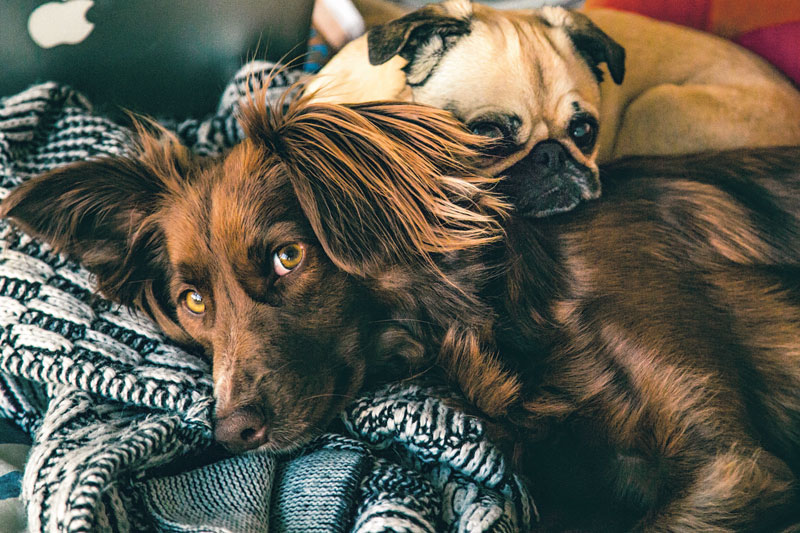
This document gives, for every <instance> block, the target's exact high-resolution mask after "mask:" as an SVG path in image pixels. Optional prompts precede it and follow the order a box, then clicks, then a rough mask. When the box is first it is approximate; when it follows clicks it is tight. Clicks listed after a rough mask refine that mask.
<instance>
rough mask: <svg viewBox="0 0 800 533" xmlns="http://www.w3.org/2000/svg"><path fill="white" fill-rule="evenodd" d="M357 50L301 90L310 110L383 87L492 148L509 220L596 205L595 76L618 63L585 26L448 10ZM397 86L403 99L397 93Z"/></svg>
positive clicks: (604, 40)
mask: <svg viewBox="0 0 800 533" xmlns="http://www.w3.org/2000/svg"><path fill="white" fill-rule="evenodd" d="M364 39H365V40H366V47H365V46H364V42H363V41H359V42H354V43H352V44H350V45H348V47H345V48H344V49H343V50H342V51H341V52H340V53H339V54H338V55H337V56H336V57H334V58H333V60H332V61H331V63H330V64H329V65H328V66H326V67H325V69H323V71H322V72H321V73H320V76H319V77H318V78H317V79H316V80H315V81H314V82H312V83H311V84H310V85H309V90H311V91H316V92H317V93H318V94H317V98H324V99H326V100H334V101H353V100H355V99H358V98H360V97H361V95H362V93H363V92H364V89H362V88H361V87H364V86H368V87H385V88H386V89H387V90H388V91H390V92H391V94H387V95H385V96H386V97H404V98H407V99H410V100H413V101H415V102H419V103H424V104H428V105H432V106H435V107H439V108H442V109H446V110H448V111H451V112H452V113H453V114H454V115H455V116H456V117H458V118H459V119H460V120H462V121H463V122H464V123H465V124H466V125H467V126H468V128H469V129H471V130H472V131H473V132H474V133H476V134H479V135H484V136H488V137H491V138H493V139H495V141H496V144H495V148H494V150H493V151H492V153H491V154H490V155H491V157H490V159H489V163H488V164H489V167H488V171H489V172H491V173H493V174H499V173H503V174H505V175H506V178H507V179H506V181H505V182H504V186H505V187H506V192H507V193H509V196H510V197H511V198H512V199H513V201H514V204H515V206H516V208H517V211H518V212H519V213H520V214H523V215H526V216H534V217H541V216H547V215H550V214H553V213H559V212H563V211H568V210H570V209H572V208H573V207H575V205H577V204H578V203H579V202H580V201H582V200H590V199H593V198H597V197H598V196H599V195H600V181H599V178H598V169H597V163H596V157H597V152H598V150H597V136H598V127H599V108H600V91H599V82H600V81H601V80H602V77H603V72H602V70H601V68H600V66H601V64H603V63H605V64H606V66H607V67H608V71H609V73H610V74H611V78H612V79H613V81H614V82H615V83H617V84H619V83H621V82H622V79H623V76H624V73H625V51H624V49H623V48H622V47H621V46H619V45H618V44H617V43H616V42H614V41H613V40H612V39H611V38H610V37H608V35H606V34H605V33H603V32H602V31H601V30H600V29H599V28H598V27H597V26H595V25H594V24H593V23H592V22H591V20H590V19H589V18H588V17H586V16H585V15H583V14H581V13H577V12H573V11H567V10H565V9H561V8H544V9H541V10H535V11H534V10H528V11H500V10H495V9H492V8H490V7H487V6H483V5H480V4H472V3H471V2H469V1H466V0H451V1H449V2H444V3H442V4H436V5H430V6H427V7H424V8H422V9H420V10H417V11H415V12H413V13H410V14H408V15H406V16H404V17H402V18H400V19H397V20H395V21H393V22H389V23H387V24H385V25H383V26H378V27H376V28H373V29H372V30H371V31H370V32H369V33H368V34H367V36H366V37H365V38H364ZM365 49H366V50H365ZM367 62H368V63H369V64H370V65H372V69H370V68H369V67H368V66H367V65H366V64H367ZM351 72H355V73H357V75H354V74H351ZM402 74H405V76H404V77H405V80H404V81H405V87H406V88H407V91H400V90H399V89H398V87H399V86H400V82H399V80H398V78H399V77H401V76H402ZM353 82H357V83H358V88H356V87H354V88H353V90H352V91H351V90H350V88H349V85H350V84H352V83H353ZM366 94H367V95H368V96H369V97H372V98H374V97H376V96H378V95H377V94H375V92H374V90H372V91H369V92H368V93H366Z"/></svg>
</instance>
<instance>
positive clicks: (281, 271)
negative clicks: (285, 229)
mask: <svg viewBox="0 0 800 533" xmlns="http://www.w3.org/2000/svg"><path fill="white" fill-rule="evenodd" d="M302 260H303V247H302V246H300V245H299V244H297V243H294V244H287V245H286V246H284V247H283V248H281V249H280V250H278V251H277V252H275V256H274V257H273V260H272V262H273V264H274V265H275V273H276V274H278V275H279V276H285V275H286V274H288V273H289V272H291V271H292V269H294V268H296V267H297V265H299V264H300V262H301V261H302Z"/></svg>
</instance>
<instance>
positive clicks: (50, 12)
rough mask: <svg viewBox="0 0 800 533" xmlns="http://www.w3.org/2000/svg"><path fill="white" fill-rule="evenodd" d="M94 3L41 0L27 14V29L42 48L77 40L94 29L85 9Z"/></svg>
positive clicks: (85, 36)
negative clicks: (87, 18)
mask: <svg viewBox="0 0 800 533" xmlns="http://www.w3.org/2000/svg"><path fill="white" fill-rule="evenodd" d="M93 5H94V0H65V1H64V2H48V3H46V4H42V5H40V6H39V7H37V8H36V9H34V10H33V13H31V16H30V17H29V18H28V33H29V34H30V36H31V39H33V40H34V42H35V43H36V44H38V45H39V46H41V47H42V48H52V47H54V46H58V45H60V44H78V43H80V42H82V41H83V40H84V39H86V38H87V37H88V36H89V34H90V33H92V30H93V29H94V24H92V23H91V22H89V21H88V20H86V12H87V11H89V9H90V8H91V7H92V6H93Z"/></svg>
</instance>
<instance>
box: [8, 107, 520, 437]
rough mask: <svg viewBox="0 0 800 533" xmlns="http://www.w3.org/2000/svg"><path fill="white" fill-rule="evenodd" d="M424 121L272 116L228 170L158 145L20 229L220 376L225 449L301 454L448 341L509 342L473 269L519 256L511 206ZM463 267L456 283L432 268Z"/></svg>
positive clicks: (40, 184)
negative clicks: (507, 212)
mask: <svg viewBox="0 0 800 533" xmlns="http://www.w3.org/2000/svg"><path fill="white" fill-rule="evenodd" d="M262 100H263V99H262ZM416 107H417V106H409V105H404V104H399V105H388V104H387V105H365V106H356V107H354V108H353V109H348V108H345V107H339V106H331V105H318V106H313V105H312V106H307V105H305V104H303V103H297V104H295V105H294V106H293V107H292V109H291V110H290V111H289V112H288V113H286V114H283V113H282V112H279V111H274V112H272V113H268V112H267V110H266V109H264V108H263V106H255V105H254V106H252V107H250V108H248V110H247V111H246V112H245V115H244V117H243V125H244V128H245V130H246V131H247V139H246V140H245V141H244V142H243V143H241V144H240V145H238V146H236V147H235V148H233V149H232V150H231V152H230V153H229V154H227V156H226V157H224V158H223V159H219V160H217V159H192V158H191V157H190V155H189V154H188V153H187V152H186V150H185V149H183V148H181V147H180V145H179V144H178V141H177V140H175V139H174V138H172V137H171V136H170V135H169V134H167V133H166V132H163V131H162V132H158V131H156V132H155V133H154V132H148V131H147V130H146V129H145V128H140V130H139V134H138V137H139V140H138V148H137V149H136V155H135V156H134V157H131V158H114V159H111V158H108V159H101V160H97V161H87V162H82V163H80V164H75V165H72V166H68V167H64V168H60V169H57V170H54V171H53V172H51V173H49V174H47V175H44V176H41V177H37V178H35V179H32V180H31V181H28V182H26V183H24V184H23V185H21V186H20V187H18V188H17V189H15V190H14V191H13V192H12V193H11V194H10V195H9V196H8V198H6V199H5V201H4V202H3V204H2V212H3V214H4V215H8V216H10V217H12V218H13V219H14V220H16V221H17V222H19V224H20V225H21V226H22V227H23V228H25V229H27V230H28V231H30V232H31V233H33V234H35V235H39V236H41V237H43V238H44V239H46V240H48V241H49V242H51V243H53V244H54V245H55V246H56V247H57V248H58V249H59V250H62V251H65V252H67V253H69V254H71V255H73V256H75V257H76V258H78V259H80V260H81V261H82V262H83V263H84V264H85V265H86V266H87V267H88V268H89V269H90V270H91V271H92V272H94V273H95V274H96V275H97V281H98V285H99V289H100V291H101V292H102V293H103V294H104V295H106V296H107V297H109V298H112V299H114V300H116V301H118V302H121V303H123V304H126V305H129V306H134V307H138V308H139V309H141V310H143V311H144V312H145V313H147V314H149V315H150V316H151V317H152V318H153V319H155V320H156V321H157V322H158V324H159V325H160V326H161V328H162V329H163V330H164V331H165V332H166V333H167V334H168V335H169V336H170V337H172V338H173V339H176V340H178V341H180V342H182V343H185V344H190V345H194V346H197V347H199V348H200V349H202V350H204V351H205V352H206V353H207V354H208V355H209V356H210V357H213V373H214V391H215V396H216V427H215V435H216V438H217V439H218V440H219V441H221V442H222V443H224V444H226V445H228V446H229V447H230V448H231V449H234V450H245V449H251V448H256V447H259V446H262V447H266V448H269V449H285V448H290V447H293V446H296V445H298V444H301V443H303V442H305V441H306V440H308V439H309V438H310V437H311V436H313V435H315V434H317V433H319V432H320V431H321V430H322V429H323V428H324V427H325V426H326V425H327V424H328V423H329V422H330V420H331V419H332V418H333V417H334V416H336V415H337V414H338V412H339V411H341V409H342V407H343V405H344V404H345V403H346V402H347V401H348V400H349V399H350V398H352V397H353V395H354V394H355V393H357V392H358V391H359V390H360V389H361V387H362V385H363V383H364V382H365V380H369V379H372V378H375V377H379V378H380V379H393V378H398V377H403V376H407V375H408V373H409V371H410V370H409V369H419V368H420V366H421V365H425V366H426V367H427V366H430V364H431V363H430V361H431V360H435V353H434V354H431V353H430V350H431V349H432V347H436V346H439V345H441V344H442V342H444V340H443V339H444V338H445V334H446V333H447V339H450V340H449V341H448V342H455V340H456V339H462V338H463V339H464V342H469V340H470V338H471V337H470V336H469V334H467V333H464V334H462V333H460V331H461V330H465V331H467V330H475V331H479V332H482V333H483V334H484V335H486V336H487V337H488V336H489V335H490V333H491V319H492V313H491V311H490V310H489V309H488V308H487V306H486V305H485V304H482V303H481V302H479V301H478V300H477V299H476V298H475V297H474V295H475V293H476V290H475V287H476V285H477V284H480V283H482V282H483V280H485V278H486V274H485V273H484V272H482V271H483V266H482V264H481V263H480V262H477V261H474V260H473V261H470V262H467V261H465V259H466V258H467V257H469V254H468V253H467V251H468V250H469V249H471V248H477V247H479V245H482V244H485V243H487V242H491V241H494V240H498V239H499V238H500V236H501V231H500V226H499V224H498V222H497V219H498V215H499V214H502V212H503V209H504V206H503V204H502V202H500V201H499V200H498V199H496V198H494V197H493V196H491V195H488V194H485V193H484V192H483V191H482V189H481V188H480V187H478V185H485V184H487V183H491V181H492V180H487V179H485V178H482V177H481V176H479V175H477V174H476V175H470V174H469V172H470V171H469V168H470V167H469V164H468V163H469V161H468V159H469V157H471V156H472V152H470V150H468V149H467V148H465V147H464V146H463V143H464V142H469V141H470V140H471V139H472V137H471V136H470V135H469V134H468V133H467V132H466V131H464V130H462V129H461V128H460V127H459V126H458V123H457V122H456V121H454V120H453V119H452V118H450V117H449V116H448V115H447V114H446V113H443V112H440V111H439V112H432V111H429V112H425V113H422V112H420V111H419V110H418V109H416ZM449 174H453V175H458V176H459V179H455V178H447V177H445V176H447V175H449ZM457 250H461V252H460V254H461V255H458V256H454V257H452V260H451V261H449V262H448V264H447V265H448V266H447V268H448V274H449V275H448V277H447V278H445V277H444V275H443V274H442V272H441V271H440V270H439V268H437V267H435V266H434V265H433V263H432V261H431V254H432V253H437V254H450V255H453V253H454V252H455V251H457ZM462 268H463V270H462ZM469 295H473V296H472V297H470V296H469ZM470 317H471V318H470ZM451 324H452V325H453V326H452V327H451ZM449 330H452V331H450V332H449V333H448V331H449ZM487 364H489V365H491V364H492V363H491V361H487ZM495 366H496V365H495ZM501 376H502V373H499V371H498V377H501ZM482 379H492V378H491V377H486V376H482ZM501 381H504V379H503V380H501ZM499 386H500V387H501V388H502V386H503V385H502V383H501V384H500V385H499ZM513 392H514V391H513V390H512V391H510V392H507V393H506V396H508V395H509V394H513ZM502 395H503V393H502V392H499V394H498V395H496V398H499V401H502ZM493 396H494V395H493ZM497 401H498V400H496V399H493V400H491V402H497ZM491 402H490V403H491ZM483 408H484V409H486V410H488V411H490V412H494V411H495V409H494V408H493V407H492V405H491V404H490V405H486V406H483Z"/></svg>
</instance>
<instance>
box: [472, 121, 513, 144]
mask: <svg viewBox="0 0 800 533" xmlns="http://www.w3.org/2000/svg"><path fill="white" fill-rule="evenodd" d="M469 130H470V131H471V132H472V133H474V134H475V135H480V136H481V137H488V138H490V139H494V140H496V141H502V140H503V139H505V138H506V131H505V128H503V126H501V125H500V124H497V123H496V122H476V123H474V124H470V125H469Z"/></svg>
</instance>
